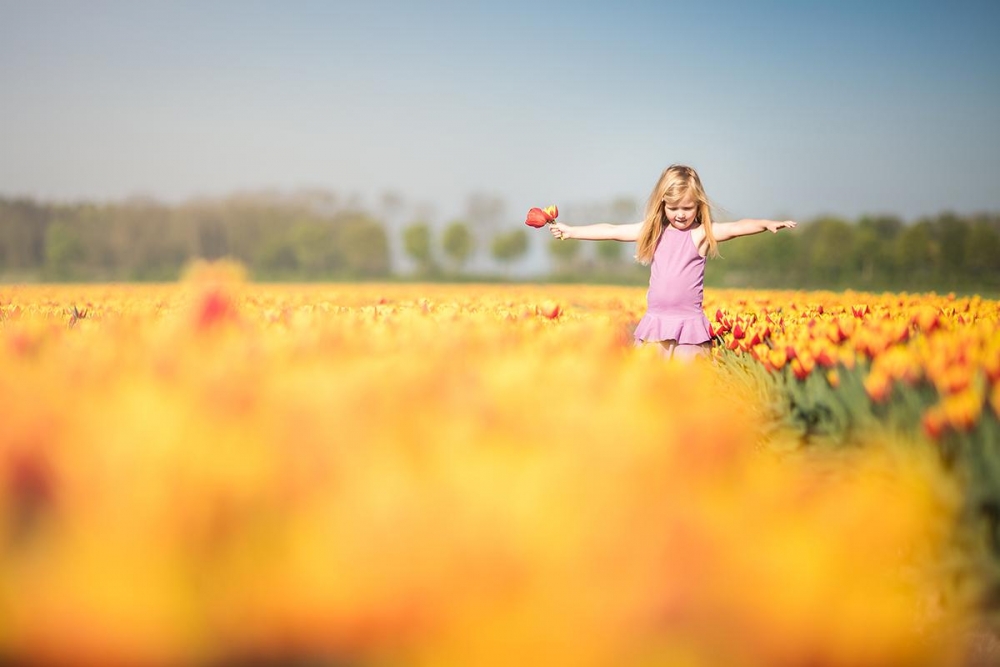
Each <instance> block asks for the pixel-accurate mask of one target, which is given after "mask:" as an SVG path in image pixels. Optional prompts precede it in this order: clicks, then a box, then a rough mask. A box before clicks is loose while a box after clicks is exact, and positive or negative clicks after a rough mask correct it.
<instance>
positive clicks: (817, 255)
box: [769, 217, 854, 287]
mask: <svg viewBox="0 0 1000 667" xmlns="http://www.w3.org/2000/svg"><path fill="white" fill-rule="evenodd" d="M803 227H804V229H803V230H802V232H803V233H802V240H803V242H804V243H805V244H806V248H807V250H806V252H805V253H803V254H804V259H805V260H806V262H807V263H808V273H807V275H809V276H810V277H812V278H813V279H814V280H815V281H816V282H817V283H818V284H819V285H821V286H823V287H833V286H837V285H840V284H841V282H842V281H844V279H845V278H849V277H850V276H849V275H848V269H849V266H850V260H851V251H852V246H853V245H854V239H853V236H854V227H852V226H851V225H850V224H849V223H848V222H847V221H845V220H841V219H840V218H833V217H824V218H820V219H818V220H814V221H813V222H811V223H810V224H808V225H803ZM769 240H773V239H769ZM848 282H849V281H848Z"/></svg>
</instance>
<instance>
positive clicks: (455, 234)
mask: <svg viewBox="0 0 1000 667" xmlns="http://www.w3.org/2000/svg"><path fill="white" fill-rule="evenodd" d="M474 244H475V239H474V238H473V236H472V232H471V231H469V225H467V224H466V223H465V222H463V221H461V220H455V221H454V222H452V223H451V224H449V225H448V226H447V227H445V230H444V235H443V236H442V237H441V246H442V248H443V249H444V254H445V255H446V256H447V257H448V259H449V260H450V261H451V264H452V268H453V269H454V270H455V271H461V270H462V268H463V267H464V266H465V263H466V262H467V261H469V258H470V257H471V256H472V253H473V251H474V250H475V245H474Z"/></svg>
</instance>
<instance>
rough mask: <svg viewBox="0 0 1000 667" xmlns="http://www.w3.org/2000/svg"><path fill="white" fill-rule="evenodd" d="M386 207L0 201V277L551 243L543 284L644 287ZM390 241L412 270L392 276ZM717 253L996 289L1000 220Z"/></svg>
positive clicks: (776, 240)
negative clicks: (536, 249) (397, 258)
mask: <svg viewBox="0 0 1000 667" xmlns="http://www.w3.org/2000/svg"><path fill="white" fill-rule="evenodd" d="M388 204H391V206H389V205H388ZM388 204H386V203H384V206H383V207H384V208H385V209H386V210H384V211H383V212H382V216H381V218H382V219H380V217H377V216H376V215H374V214H372V213H369V212H366V211H365V210H364V209H363V208H362V207H361V206H359V205H357V203H348V205H346V206H344V205H341V204H339V203H338V202H336V201H334V199H333V198H332V197H328V196H317V195H316V194H315V193H313V194H312V195H308V196H284V197H275V196H266V195H245V196H238V197H230V198H226V199H218V200H200V201H192V202H188V203H184V204H178V205H167V204H163V203H160V202H156V201H152V200H144V199H133V200H128V201H123V202H117V203H105V204H96V203H77V204H56V203H43V202H38V201H35V200H31V199H25V198H18V199H12V198H8V199H5V198H0V280H5V281H12V280H14V281H21V280H25V281H29V280H50V281H76V280H87V281H97V280H174V279H176V278H177V277H178V276H179V275H180V273H181V271H182V269H183V267H184V266H185V265H186V264H187V263H188V262H189V261H191V260H192V259H195V258H204V259H217V258H223V257H226V258H232V259H235V260H238V261H240V262H242V263H243V264H244V265H246V267H247V268H248V270H249V272H250V274H251V275H252V276H253V278H255V279H257V280H356V279H385V278H391V277H406V278H416V279H426V280H456V279H462V280H470V279H485V278H496V277H504V276H507V275H508V271H509V269H510V268H511V267H514V266H517V265H518V264H519V263H520V262H523V261H524V258H525V256H526V255H527V254H528V253H529V251H530V248H531V245H532V244H533V243H542V244H543V245H544V246H545V249H546V254H547V255H548V260H549V271H550V272H549V274H548V275H547V276H538V275H537V274H536V275H535V276H534V277H537V278H546V277H547V278H551V279H555V280H562V281H579V282H587V281H598V282H618V283H629V284H641V283H643V282H645V281H646V280H647V278H648V268H646V267H643V266H640V265H638V264H636V263H635V261H634V260H633V258H632V255H633V252H634V248H633V247H632V246H631V244H622V243H617V242H613V241H608V242H599V243H593V242H579V241H555V240H553V239H551V238H550V237H549V235H548V234H547V233H545V230H541V231H532V230H528V229H527V228H525V227H524V226H523V225H522V224H520V220H517V221H516V222H515V223H505V222H504V221H503V220H501V218H503V217H504V216H503V204H502V201H500V200H499V199H497V198H484V197H479V198H473V199H472V200H470V207H469V218H470V219H468V220H466V219H458V220H453V221H451V222H449V223H448V224H446V225H444V226H437V225H434V224H432V223H431V222H430V221H428V220H425V219H423V218H417V219H416V220H414V221H412V222H409V223H406V224H403V225H397V226H396V228H395V231H394V232H392V233H390V231H389V228H390V227H391V225H387V224H386V222H385V219H386V218H388V217H390V215H391V214H392V212H393V211H395V213H396V216H397V217H399V211H400V210H401V208H402V207H401V204H400V202H399V201H396V200H393V201H391V202H388ZM566 208H567V213H573V210H572V207H566ZM634 209H635V205H634V203H632V202H630V201H629V200H626V199H619V200H616V201H615V202H612V203H611V204H610V205H603V206H600V207H591V210H589V211H584V210H583V209H580V210H578V211H577V212H576V213H575V214H574V215H567V216H564V217H566V218H567V220H569V219H572V220H573V221H574V222H578V223H580V224H585V223H588V222H595V221H599V220H600V219H613V220H615V221H629V220H631V219H632V218H633V217H634V215H633V214H634ZM595 218H596V219H595ZM393 237H395V238H393ZM394 243H395V244H397V246H398V248H399V250H400V252H399V253H397V254H401V255H402V256H405V257H406V258H407V259H408V261H409V264H410V267H411V268H409V269H406V270H405V271H403V270H400V268H399V267H397V266H394V265H393V260H392V256H393V253H392V247H391V246H392V245H393V244H394ZM721 251H722V258H721V259H717V260H713V261H710V262H709V264H708V269H707V273H706V282H707V283H708V284H709V285H712V286H734V287H735V286H749V287H775V288H779V287H785V288H787V287H805V288H830V289H843V288H854V289H865V290H883V289H885V290H890V289H891V290H907V291H918V290H919V291H926V290H938V291H942V290H990V291H1000V216H998V215H995V214H981V215H969V216H958V215H953V214H941V215H938V216H936V217H929V218H924V219H920V220H917V221H914V222H910V223H906V222H904V221H902V220H901V219H900V218H897V217H893V216H864V217H862V218H860V219H859V220H857V221H848V220H844V219H841V218H836V217H829V216H827V217H821V218H818V219H815V220H812V221H809V222H804V223H802V224H801V225H800V226H799V228H798V229H796V230H794V231H791V232H782V233H780V234H777V235H771V234H767V233H765V234H760V235H757V236H752V237H748V238H742V239H737V240H735V241H733V242H730V243H726V244H724V245H723V246H722V247H721ZM477 253H481V254H486V255H488V257H489V258H490V260H491V261H492V265H491V266H492V267H493V268H492V269H491V268H485V269H484V268H483V265H482V264H480V266H479V267H478V268H476V269H475V270H470V268H469V265H470V263H471V262H470V260H472V259H473V258H474V257H475V256H476V254H477ZM401 274H405V275H401Z"/></svg>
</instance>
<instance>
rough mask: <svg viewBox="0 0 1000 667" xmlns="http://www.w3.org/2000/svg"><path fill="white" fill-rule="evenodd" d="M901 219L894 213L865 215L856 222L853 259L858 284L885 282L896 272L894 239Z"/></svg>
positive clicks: (899, 227) (869, 285) (870, 285)
mask: <svg viewBox="0 0 1000 667" xmlns="http://www.w3.org/2000/svg"><path fill="white" fill-rule="evenodd" d="M902 229H903V222H902V221H901V220H900V219H899V218H896V217H893V216H879V217H870V216H864V217H862V218H861V219H860V220H859V221H858V225H857V231H856V234H855V237H854V248H853V249H852V254H853V255H854V261H853V262H852V264H853V266H854V268H855V270H856V271H857V275H858V278H859V282H860V284H862V285H864V286H866V287H872V286H874V285H875V284H877V283H880V284H885V283H887V282H889V281H891V280H892V279H893V278H894V277H895V275H896V268H897V267H896V264H897V259H898V258H897V256H896V252H895V241H896V238H897V237H898V236H899V234H900V232H901V230H902Z"/></svg>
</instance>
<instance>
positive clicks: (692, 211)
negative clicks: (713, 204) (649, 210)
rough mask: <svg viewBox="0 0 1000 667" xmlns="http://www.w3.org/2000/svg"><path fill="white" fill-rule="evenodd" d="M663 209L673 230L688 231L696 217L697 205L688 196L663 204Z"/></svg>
mask: <svg viewBox="0 0 1000 667" xmlns="http://www.w3.org/2000/svg"><path fill="white" fill-rule="evenodd" d="M663 209H664V211H665V212H666V214H667V221H668V222H669V223H670V225H671V226H672V227H674V228H675V229H680V230H685V229H689V228H690V227H692V226H693V225H694V223H695V219H696V218H697V217H698V204H697V203H696V202H695V200H693V199H691V196H690V195H687V196H685V197H684V198H683V199H681V200H680V201H675V202H663Z"/></svg>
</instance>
